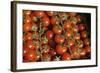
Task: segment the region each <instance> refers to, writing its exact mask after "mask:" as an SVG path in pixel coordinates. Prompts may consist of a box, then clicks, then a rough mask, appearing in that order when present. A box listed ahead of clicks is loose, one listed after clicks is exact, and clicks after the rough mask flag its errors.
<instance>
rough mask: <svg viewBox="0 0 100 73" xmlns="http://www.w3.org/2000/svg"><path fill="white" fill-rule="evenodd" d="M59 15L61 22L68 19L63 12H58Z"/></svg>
mask: <svg viewBox="0 0 100 73" xmlns="http://www.w3.org/2000/svg"><path fill="white" fill-rule="evenodd" d="M59 15H60V17H61V20H63V21H65V20H66V19H67V18H68V16H67V14H66V13H64V12H60V13H59Z"/></svg>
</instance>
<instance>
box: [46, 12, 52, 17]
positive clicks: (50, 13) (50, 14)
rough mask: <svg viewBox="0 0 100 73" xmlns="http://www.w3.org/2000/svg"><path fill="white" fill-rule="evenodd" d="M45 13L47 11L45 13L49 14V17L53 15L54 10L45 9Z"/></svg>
mask: <svg viewBox="0 0 100 73" xmlns="http://www.w3.org/2000/svg"><path fill="white" fill-rule="evenodd" d="M46 13H47V15H48V16H50V17H51V16H53V15H54V12H53V11H47V12H46Z"/></svg>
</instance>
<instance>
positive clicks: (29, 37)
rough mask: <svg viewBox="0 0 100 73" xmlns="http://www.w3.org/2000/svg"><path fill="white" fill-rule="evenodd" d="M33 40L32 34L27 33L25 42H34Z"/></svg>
mask: <svg viewBox="0 0 100 73" xmlns="http://www.w3.org/2000/svg"><path fill="white" fill-rule="evenodd" d="M32 39H33V38H32V33H30V32H28V33H26V35H25V40H32Z"/></svg>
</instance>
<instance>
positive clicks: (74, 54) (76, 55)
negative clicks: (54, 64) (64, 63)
mask: <svg viewBox="0 0 100 73" xmlns="http://www.w3.org/2000/svg"><path fill="white" fill-rule="evenodd" d="M71 58H72V59H79V58H80V53H79V52H77V51H75V52H73V53H71Z"/></svg>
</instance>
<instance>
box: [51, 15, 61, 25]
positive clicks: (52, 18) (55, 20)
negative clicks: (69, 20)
mask: <svg viewBox="0 0 100 73" xmlns="http://www.w3.org/2000/svg"><path fill="white" fill-rule="evenodd" d="M50 22H51V24H52V25H56V24H59V23H60V20H59V18H58V17H55V16H52V17H51V19H50Z"/></svg>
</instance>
